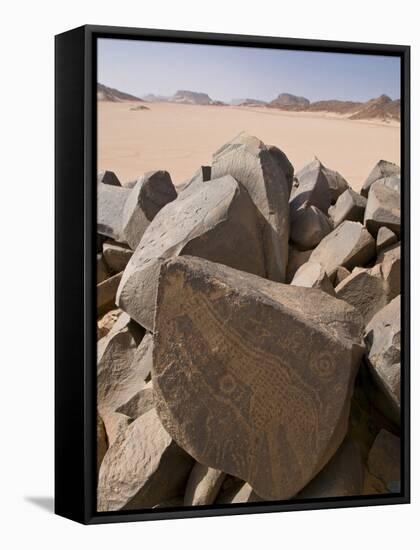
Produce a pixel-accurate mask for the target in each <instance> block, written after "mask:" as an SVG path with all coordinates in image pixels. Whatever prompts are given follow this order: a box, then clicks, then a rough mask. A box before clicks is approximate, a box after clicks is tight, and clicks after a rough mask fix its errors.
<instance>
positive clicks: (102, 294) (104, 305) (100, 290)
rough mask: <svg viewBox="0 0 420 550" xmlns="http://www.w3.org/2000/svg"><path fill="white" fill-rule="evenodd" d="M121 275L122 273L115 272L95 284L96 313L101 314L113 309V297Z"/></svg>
mask: <svg viewBox="0 0 420 550" xmlns="http://www.w3.org/2000/svg"><path fill="white" fill-rule="evenodd" d="M121 277H122V273H117V274H116V275H113V276H112V277H109V279H106V280H105V281H102V283H99V284H98V285H96V305H97V307H96V309H97V313H98V315H103V314H104V313H107V312H108V311H110V310H111V309H115V297H116V294H117V289H118V285H119V284H120V281H121Z"/></svg>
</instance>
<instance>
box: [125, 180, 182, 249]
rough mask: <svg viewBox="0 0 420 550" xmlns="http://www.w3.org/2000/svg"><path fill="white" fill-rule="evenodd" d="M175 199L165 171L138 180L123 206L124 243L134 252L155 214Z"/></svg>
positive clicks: (173, 189)
mask: <svg viewBox="0 0 420 550" xmlns="http://www.w3.org/2000/svg"><path fill="white" fill-rule="evenodd" d="M176 197H177V192H176V190H175V187H174V185H173V183H172V180H171V176H170V175H169V173H168V172H166V171H165V170H156V171H153V172H148V173H147V174H145V175H144V176H143V177H142V178H140V179H139V180H138V182H137V183H136V185H135V186H134V187H133V189H132V190H131V193H130V196H129V198H128V199H127V202H126V203H125V206H124V211H123V219H122V233H123V236H124V241H125V242H127V243H128V244H129V246H130V248H131V249H132V250H135V249H136V247H137V245H138V244H139V242H140V240H141V238H142V237H143V234H144V232H145V231H146V229H147V227H148V226H149V225H150V222H151V221H152V220H153V218H154V217H155V216H156V214H157V213H158V212H159V211H160V210H161V209H162V208H163V207H164V206H165V205H166V204H168V203H169V202H172V201H173V200H175V199H176Z"/></svg>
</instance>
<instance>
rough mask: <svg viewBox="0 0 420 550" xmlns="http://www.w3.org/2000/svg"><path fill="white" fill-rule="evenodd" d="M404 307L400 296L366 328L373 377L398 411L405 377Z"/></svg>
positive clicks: (382, 310)
mask: <svg viewBox="0 0 420 550" xmlns="http://www.w3.org/2000/svg"><path fill="white" fill-rule="evenodd" d="M400 310H401V299H400V296H397V297H396V298H394V299H393V300H392V301H391V302H390V303H389V304H388V305H387V306H385V307H384V308H383V309H381V310H380V311H379V312H378V313H377V314H376V315H375V316H374V317H373V318H372V320H371V321H370V323H369V324H368V325H367V327H366V331H365V341H366V345H367V350H368V355H367V358H368V362H369V366H370V367H371V371H372V374H373V377H374V379H375V381H376V383H377V384H378V386H379V387H380V388H381V389H382V391H383V392H384V393H385V395H386V396H387V397H388V399H389V400H390V402H391V404H392V405H393V407H394V409H395V410H396V411H398V412H399V410H400V379H401V364H400V361H401V359H400V354H401V348H400V345H401V344H400V340H401V314H400Z"/></svg>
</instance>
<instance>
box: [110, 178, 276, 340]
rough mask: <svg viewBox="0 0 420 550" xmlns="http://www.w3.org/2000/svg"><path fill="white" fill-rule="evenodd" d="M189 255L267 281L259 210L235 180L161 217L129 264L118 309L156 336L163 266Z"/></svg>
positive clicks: (203, 188) (187, 196)
mask: <svg viewBox="0 0 420 550" xmlns="http://www.w3.org/2000/svg"><path fill="white" fill-rule="evenodd" d="M180 254H191V255H194V256H200V257H204V258H207V259H209V260H212V261H215V262H219V263H223V264H226V265H229V266H231V267H235V268H236V269H241V270H243V271H247V272H251V273H255V274H258V275H262V276H264V275H265V274H266V266H265V263H264V251H263V245H262V242H261V230H260V225H259V222H258V213H257V210H256V208H255V206H254V204H253V203H252V201H251V199H250V198H249V195H248V193H247V192H246V190H245V189H244V188H243V187H242V186H240V185H239V184H238V183H237V182H236V181H235V180H234V179H233V178H232V177H231V176H224V177H223V178H220V179H218V180H211V181H209V182H204V183H203V184H202V185H200V186H198V187H197V188H196V189H195V190H194V192H188V191H185V192H184V193H181V195H180V196H179V197H178V198H177V199H176V200H175V201H173V202H171V203H169V204H168V205H166V206H165V208H164V210H162V211H161V212H159V213H158V214H157V215H156V216H155V218H154V220H153V221H152V223H151V224H150V226H149V227H148V228H147V230H146V232H145V234H144V236H143V238H142V241H141V243H140V245H139V246H138V248H137V249H136V251H135V253H134V255H133V257H132V258H131V260H130V262H129V263H128V265H127V267H126V269H125V271H124V274H123V277H122V280H121V284H120V286H119V289H118V293H117V303H118V305H119V307H120V308H121V309H122V310H124V311H126V312H127V313H128V314H129V315H130V316H131V317H132V318H133V319H135V320H136V321H137V322H138V323H140V324H141V325H142V326H143V327H145V328H147V329H148V330H150V331H152V330H153V318H154V313H155V304H156V292H157V282H158V275H159V268H160V265H161V263H162V260H164V259H166V258H170V257H173V256H178V255H180Z"/></svg>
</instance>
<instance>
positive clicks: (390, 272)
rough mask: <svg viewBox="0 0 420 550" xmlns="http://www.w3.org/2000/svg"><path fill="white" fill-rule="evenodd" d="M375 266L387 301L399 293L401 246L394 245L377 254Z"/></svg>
mask: <svg viewBox="0 0 420 550" xmlns="http://www.w3.org/2000/svg"><path fill="white" fill-rule="evenodd" d="M375 265H376V266H378V265H379V266H380V269H381V273H382V278H383V281H384V284H385V291H386V295H387V297H388V301H391V300H392V299H393V298H395V297H396V296H398V294H400V293H401V245H400V244H399V243H398V244H395V245H392V246H390V247H388V248H386V249H385V250H382V252H380V253H379V254H378V257H377V260H376V264H375Z"/></svg>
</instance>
